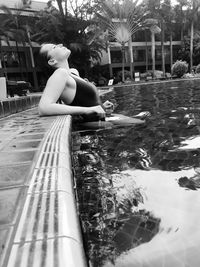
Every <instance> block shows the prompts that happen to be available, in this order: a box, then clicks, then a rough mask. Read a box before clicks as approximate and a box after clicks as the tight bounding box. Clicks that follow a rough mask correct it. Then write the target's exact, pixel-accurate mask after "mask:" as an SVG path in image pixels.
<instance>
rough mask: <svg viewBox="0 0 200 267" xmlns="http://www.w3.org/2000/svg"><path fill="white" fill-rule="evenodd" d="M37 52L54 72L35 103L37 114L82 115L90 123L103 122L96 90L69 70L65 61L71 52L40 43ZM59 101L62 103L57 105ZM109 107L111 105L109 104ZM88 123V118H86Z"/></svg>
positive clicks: (102, 111)
mask: <svg viewBox="0 0 200 267" xmlns="http://www.w3.org/2000/svg"><path fill="white" fill-rule="evenodd" d="M40 53H41V54H43V55H45V56H46V58H47V60H48V64H49V65H50V66H51V67H53V68H54V69H55V71H54V73H53V74H52V75H51V76H50V78H49V79H48V81H47V84H46V87H45V89H44V92H43V94H42V97H41V100H40V103H39V114H40V115H41V116H48V115H67V114H70V115H82V116H83V117H85V118H91V117H93V119H92V120H94V118H95V120H104V118H105V111H104V109H103V108H102V105H101V101H100V97H99V94H98V91H97V88H96V87H95V86H94V85H93V84H92V83H89V82H87V81H85V80H84V79H82V78H81V77H79V76H78V75H76V74H75V73H74V72H75V71H74V69H73V73H72V71H71V69H70V68H69V64H68V58H69V56H70V54H71V51H70V50H69V49H68V48H66V47H64V46H63V45H62V44H59V45H55V44H43V45H42V47H41V49H40ZM58 100H62V102H63V103H64V104H65V105H63V104H60V103H58ZM111 104H112V103H111ZM89 120H90V119H89Z"/></svg>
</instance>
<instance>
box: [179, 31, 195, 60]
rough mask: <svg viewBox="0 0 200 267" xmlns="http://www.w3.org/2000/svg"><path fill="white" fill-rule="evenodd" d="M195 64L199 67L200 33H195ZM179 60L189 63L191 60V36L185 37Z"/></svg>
mask: <svg viewBox="0 0 200 267" xmlns="http://www.w3.org/2000/svg"><path fill="white" fill-rule="evenodd" d="M193 46H194V48H193V63H194V65H198V64H199V62H200V31H195V33H194V40H193ZM178 59H182V60H185V61H187V62H189V60H190V35H188V36H185V37H184V39H183V42H182V46H181V48H180V50H179V51H178Z"/></svg>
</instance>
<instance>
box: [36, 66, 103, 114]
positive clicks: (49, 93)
mask: <svg viewBox="0 0 200 267" xmlns="http://www.w3.org/2000/svg"><path fill="white" fill-rule="evenodd" d="M67 79H69V75H68V74H67V73H66V70H64V69H58V70H56V71H55V72H54V73H53V75H52V76H51V77H50V78H49V80H48V82H47V84H46V87H45V89H44V92H43V94H42V97H41V100H40V103H39V107H38V108H39V114H40V116H49V115H68V114H70V115H81V114H92V113H96V114H99V115H100V117H102V118H104V117H105V111H104V110H103V108H102V107H101V106H100V105H99V106H94V107H80V106H79V107H78V106H70V105H63V104H58V103H56V102H57V100H58V99H59V98H60V96H61V94H62V92H63V90H64V89H65V86H66V83H67Z"/></svg>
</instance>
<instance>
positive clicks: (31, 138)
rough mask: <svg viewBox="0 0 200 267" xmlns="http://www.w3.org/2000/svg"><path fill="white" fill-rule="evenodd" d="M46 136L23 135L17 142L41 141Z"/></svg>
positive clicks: (17, 138)
mask: <svg viewBox="0 0 200 267" xmlns="http://www.w3.org/2000/svg"><path fill="white" fill-rule="evenodd" d="M43 137H44V134H41V133H38V134H21V135H18V136H17V137H16V140H41V139H42V138H43Z"/></svg>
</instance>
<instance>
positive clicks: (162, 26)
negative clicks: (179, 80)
mask: <svg viewBox="0 0 200 267" xmlns="http://www.w3.org/2000/svg"><path fill="white" fill-rule="evenodd" d="M161 29H162V30H161V50H162V71H163V77H165V46H164V41H165V40H164V38H165V37H164V36H165V29H164V23H163V20H162V22H161Z"/></svg>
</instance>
